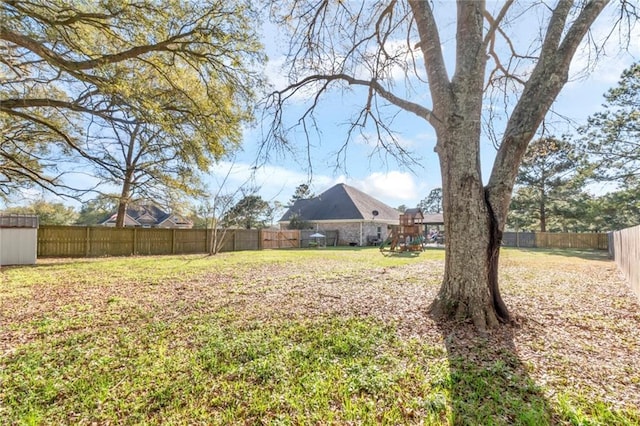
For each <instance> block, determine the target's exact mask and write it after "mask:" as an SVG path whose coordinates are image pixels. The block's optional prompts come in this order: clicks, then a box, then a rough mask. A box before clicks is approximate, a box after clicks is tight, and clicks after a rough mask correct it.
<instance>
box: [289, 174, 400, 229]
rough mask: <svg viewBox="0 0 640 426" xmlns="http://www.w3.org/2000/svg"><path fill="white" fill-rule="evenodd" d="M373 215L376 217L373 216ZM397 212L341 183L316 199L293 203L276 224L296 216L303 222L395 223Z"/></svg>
mask: <svg viewBox="0 0 640 426" xmlns="http://www.w3.org/2000/svg"><path fill="white" fill-rule="evenodd" d="M374 211H375V212H377V215H376V214H375V213H374ZM399 214H400V213H399V212H398V211H397V210H396V209H394V208H392V207H389V206H388V205H386V204H384V203H383V202H382V201H379V200H376V199H375V198H373V197H372V196H370V195H368V194H365V193H364V192H362V191H360V190H358V189H356V188H353V187H351V186H349V185H345V184H343V183H340V184H337V185H334V186H332V187H331V188H329V189H327V190H326V191H325V192H323V193H322V194H320V195H318V196H317V197H314V198H310V199H308V200H297V201H296V202H295V203H294V204H293V206H291V207H290V208H289V210H288V211H287V212H286V213H285V214H284V216H282V219H280V221H289V220H291V218H292V217H294V216H298V217H300V218H301V219H303V220H307V221H319V220H373V219H374V218H375V219H377V220H383V221H397V220H398V217H399Z"/></svg>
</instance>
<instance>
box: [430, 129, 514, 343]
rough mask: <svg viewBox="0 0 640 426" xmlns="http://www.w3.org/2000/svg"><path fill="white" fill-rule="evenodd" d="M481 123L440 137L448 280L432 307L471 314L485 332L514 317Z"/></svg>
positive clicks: (459, 315) (442, 313) (451, 314)
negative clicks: (503, 276)
mask: <svg viewBox="0 0 640 426" xmlns="http://www.w3.org/2000/svg"><path fill="white" fill-rule="evenodd" d="M454 121H455V118H454ZM478 123H479V122H476V123H475V124H474V123H473V122H472V121H466V120H465V121H464V122H460V123H457V124H455V125H454V126H450V127H448V128H447V129H446V130H444V131H443V134H442V135H439V136H438V137H439V141H443V142H444V143H443V144H442V146H443V150H441V151H440V152H439V155H440V161H441V170H442V182H443V195H444V197H443V206H444V226H445V231H446V236H445V238H446V244H445V253H446V255H445V271H444V279H443V283H442V286H441V287H440V291H439V293H438V296H437V298H436V300H435V301H434V302H433V304H432V305H431V308H430V309H431V313H432V314H433V315H435V316H439V317H448V318H453V319H456V320H465V319H468V318H470V319H471V320H472V321H473V323H474V325H475V326H476V328H477V329H478V330H479V331H485V330H487V329H488V328H492V327H495V326H497V325H498V324H499V323H500V322H508V321H510V315H509V311H508V309H507V307H506V305H505V303H504V302H503V300H502V297H501V295H500V289H499V286H498V261H499V255H500V243H501V240H502V231H503V225H501V224H500V223H499V221H498V220H497V218H496V215H495V213H494V211H493V208H492V206H491V203H490V201H489V199H488V197H487V196H486V192H485V188H484V187H483V185H482V176H481V173H480V166H479V164H477V158H478V157H477V155H476V152H475V151H476V150H477V149H479V139H480V134H479V132H480V129H479V124H478ZM440 138H443V139H440Z"/></svg>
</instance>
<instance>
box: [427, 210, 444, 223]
mask: <svg viewBox="0 0 640 426" xmlns="http://www.w3.org/2000/svg"><path fill="white" fill-rule="evenodd" d="M422 223H424V224H427V225H444V216H443V215H442V213H427V214H425V215H424V219H422Z"/></svg>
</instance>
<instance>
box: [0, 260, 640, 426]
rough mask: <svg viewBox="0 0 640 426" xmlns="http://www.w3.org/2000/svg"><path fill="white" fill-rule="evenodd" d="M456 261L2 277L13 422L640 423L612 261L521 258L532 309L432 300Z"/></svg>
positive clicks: (184, 263)
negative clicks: (478, 330)
mask: <svg viewBox="0 0 640 426" xmlns="http://www.w3.org/2000/svg"><path fill="white" fill-rule="evenodd" d="M443 267H444V252H443V251H442V250H435V249H434V250H428V251H426V252H424V253H421V254H420V255H419V256H417V257H413V256H383V255H382V254H380V252H379V251H378V250H377V249H375V248H371V249H369V248H367V249H332V248H327V249H316V250H313V249H311V250H272V251H261V252H235V253H224V254H221V255H218V256H215V257H207V256H197V255H196V256H161V257H133V258H104V259H90V260H74V259H52V260H40V261H39V262H38V265H36V266H33V267H10V268H2V269H1V270H0V280H1V281H0V424H34V425H36V424H38V425H39V424H91V423H95V424H114V423H115V424H434V425H447V424H450V425H454V424H470V425H477V424H482V425H487V424H495V425H511V424H528V425H541V424H576V425H582V424H585V425H586V424H593V425H598V424H602V425H610V424H620V425H636V424H640V305H639V304H638V301H637V299H635V298H634V296H633V295H632V294H631V293H630V291H629V290H628V288H627V287H626V286H625V284H624V283H623V282H622V281H621V280H620V278H619V276H618V274H617V272H616V269H615V266H614V264H613V263H611V262H610V261H608V259H607V258H606V256H605V255H604V254H602V253H599V252H579V251H544V250H515V249H512V250H509V249H507V250H503V252H502V257H501V270H500V274H501V286H502V289H503V295H504V298H505V301H506V302H507V304H508V306H509V307H510V309H511V310H512V312H513V313H514V314H515V316H516V318H517V324H516V325H514V326H505V327H502V328H500V329H499V330H496V331H494V332H493V333H491V335H489V336H488V337H478V336H476V335H475V334H474V333H473V332H471V329H470V327H469V325H468V324H455V323H446V322H442V321H437V320H435V319H433V318H431V317H430V316H429V313H428V310H427V308H428V304H429V302H430V301H431V300H432V299H433V297H434V296H435V294H436V292H437V290H438V286H439V283H440V280H441V278H442V272H443Z"/></svg>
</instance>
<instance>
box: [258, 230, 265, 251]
mask: <svg viewBox="0 0 640 426" xmlns="http://www.w3.org/2000/svg"><path fill="white" fill-rule="evenodd" d="M263 240H264V229H263V228H260V229H259V230H258V250H262V249H263V248H264V247H263V244H262V241H263Z"/></svg>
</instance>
